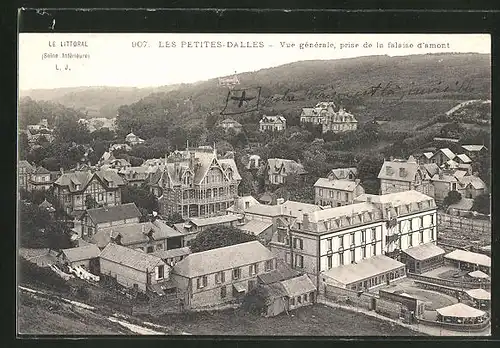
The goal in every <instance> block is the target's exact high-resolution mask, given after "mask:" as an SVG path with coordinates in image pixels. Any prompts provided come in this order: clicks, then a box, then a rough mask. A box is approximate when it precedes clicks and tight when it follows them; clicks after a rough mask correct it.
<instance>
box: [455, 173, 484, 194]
mask: <svg viewBox="0 0 500 348" xmlns="http://www.w3.org/2000/svg"><path fill="white" fill-rule="evenodd" d="M460 182H461V183H462V184H463V185H465V186H468V185H471V186H472V187H473V188H474V189H476V190H482V189H484V188H486V184H485V182H484V181H483V180H481V178H480V177H478V176H475V175H467V176H463V177H462V178H460Z"/></svg>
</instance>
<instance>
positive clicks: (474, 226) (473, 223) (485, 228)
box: [438, 212, 491, 234]
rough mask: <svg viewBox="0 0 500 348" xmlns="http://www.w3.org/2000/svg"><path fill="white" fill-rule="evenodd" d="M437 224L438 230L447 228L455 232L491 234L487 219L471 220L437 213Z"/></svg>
mask: <svg viewBox="0 0 500 348" xmlns="http://www.w3.org/2000/svg"><path fill="white" fill-rule="evenodd" d="M438 223H439V226H440V228H449V229H452V230H453V231H457V232H473V233H483V234H485V233H488V234H490V233H491V221H490V220H489V219H488V220H486V219H471V218H467V217H462V216H454V215H450V214H446V213H442V212H439V213H438Z"/></svg>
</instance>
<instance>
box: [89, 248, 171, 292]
mask: <svg viewBox="0 0 500 348" xmlns="http://www.w3.org/2000/svg"><path fill="white" fill-rule="evenodd" d="M99 261H100V262H99V263H100V268H101V274H103V275H106V276H108V277H111V278H115V279H116V281H117V282H118V283H119V284H121V285H123V286H125V287H134V288H136V289H137V290H140V291H142V292H148V291H154V292H157V291H159V290H160V291H161V285H162V284H165V283H166V282H167V281H168V280H169V279H170V270H171V267H170V266H169V265H167V264H166V263H165V262H164V261H163V260H162V259H161V258H159V257H158V256H154V255H152V254H147V253H144V252H141V251H137V250H134V249H130V248H127V247H124V246H121V245H118V244H114V243H109V244H108V245H107V246H106V247H105V248H104V250H103V251H102V252H101V254H100V255H99Z"/></svg>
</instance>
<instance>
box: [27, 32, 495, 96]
mask: <svg viewBox="0 0 500 348" xmlns="http://www.w3.org/2000/svg"><path fill="white" fill-rule="evenodd" d="M68 41H70V42H74V41H80V42H85V43H86V45H87V47H68V46H67V44H66V42H68ZM200 42H203V43H200ZM134 43H135V47H133V46H134ZM138 43H139V44H138ZM167 43H168V45H167ZM196 43H198V45H200V44H203V45H209V47H199V48H196V47H194V46H195V45H196ZM315 43H319V44H322V45H323V47H314V46H312V47H305V44H315ZM377 43H379V44H382V45H383V47H380V45H377ZM389 43H392V44H393V46H396V47H389ZM174 44H175V47H173V45H174ZM341 44H343V46H342V47H341ZM419 44H420V45H419ZM424 44H427V45H430V44H433V45H440V46H441V47H439V48H430V47H428V48H425V47H424ZM62 45H66V46H64V47H61V46H62ZM356 45H357V47H356ZM370 45H371V46H370ZM398 45H399V47H398ZM405 45H406V46H405ZM410 45H412V47H410ZM139 46H142V47H139ZM167 46H168V47H167ZM242 46H244V47H242ZM254 46H255V47H254ZM282 46H285V47H282ZM440 52H477V53H488V54H489V53H490V52H491V41H490V35H488V34H177V33H176V34H169V33H164V34H63V33H43V34H41V33H40V34H33V33H22V34H20V35H19V51H18V66H19V70H18V78H19V89H20V90H27V89H51V88H60V87H80V86H120V87H139V88H141V87H152V86H164V85H169V84H177V83H192V82H196V81H203V80H208V79H211V78H216V77H221V76H228V75H231V74H234V73H235V72H236V73H243V72H248V71H256V70H260V69H265V68H271V67H275V66H279V65H283V64H287V63H292V62H296V61H302V60H327V59H341V58H353V57H360V56H370V55H389V56H404V55H412V54H426V53H440ZM68 53H70V54H79V55H81V57H80V58H67V57H63V56H62V55H63V54H68ZM56 55H57V57H56Z"/></svg>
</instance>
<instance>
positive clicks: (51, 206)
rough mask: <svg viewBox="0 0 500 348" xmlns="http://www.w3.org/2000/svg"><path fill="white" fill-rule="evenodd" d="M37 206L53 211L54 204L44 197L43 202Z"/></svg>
mask: <svg viewBox="0 0 500 348" xmlns="http://www.w3.org/2000/svg"><path fill="white" fill-rule="evenodd" d="M38 207H40V208H42V209H47V210H50V211H55V208H54V206H53V205H52V204H51V203H50V202H49V201H47V199H44V200H43V202H42V203H40V204H39V205H38Z"/></svg>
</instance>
